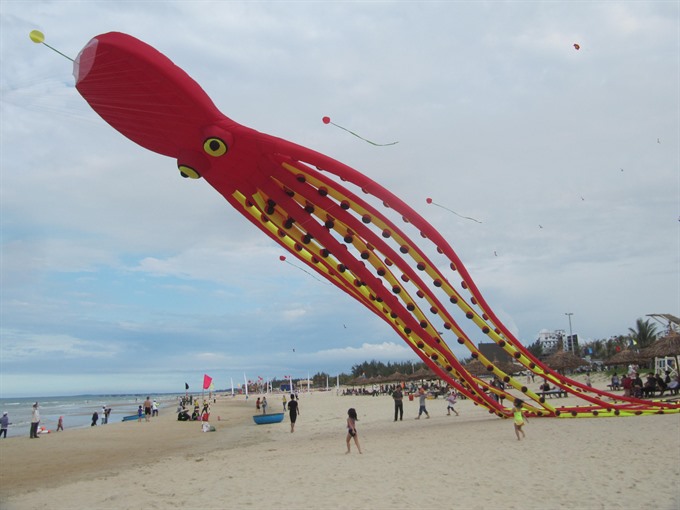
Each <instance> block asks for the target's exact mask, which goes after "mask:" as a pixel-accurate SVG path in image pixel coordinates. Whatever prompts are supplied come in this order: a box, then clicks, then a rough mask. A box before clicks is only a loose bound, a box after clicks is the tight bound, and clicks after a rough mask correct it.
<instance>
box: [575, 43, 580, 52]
mask: <svg viewBox="0 0 680 510" xmlns="http://www.w3.org/2000/svg"><path fill="white" fill-rule="evenodd" d="M574 49H575V50H577V51H578V50H580V49H581V45H580V44H578V43H574Z"/></svg>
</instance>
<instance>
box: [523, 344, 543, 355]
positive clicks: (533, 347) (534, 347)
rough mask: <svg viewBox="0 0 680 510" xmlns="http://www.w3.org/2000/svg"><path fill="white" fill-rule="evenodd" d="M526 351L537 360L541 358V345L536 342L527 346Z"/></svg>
mask: <svg viewBox="0 0 680 510" xmlns="http://www.w3.org/2000/svg"><path fill="white" fill-rule="evenodd" d="M527 350H528V351H529V352H530V353H531V354H533V355H534V356H536V357H537V358H539V357H541V356H543V343H542V342H541V341H540V340H536V341H535V342H534V343H533V344H530V345H527Z"/></svg>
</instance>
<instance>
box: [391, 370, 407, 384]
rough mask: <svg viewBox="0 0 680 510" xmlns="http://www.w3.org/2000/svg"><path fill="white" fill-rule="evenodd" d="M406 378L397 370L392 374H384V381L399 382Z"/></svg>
mask: <svg viewBox="0 0 680 510" xmlns="http://www.w3.org/2000/svg"><path fill="white" fill-rule="evenodd" d="M406 379H408V377H407V376H406V375H404V374H402V373H401V372H399V371H398V370H397V371H396V372H395V373H393V374H392V375H388V376H386V377H385V382H401V381H405V380H406Z"/></svg>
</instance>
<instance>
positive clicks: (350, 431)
mask: <svg viewBox="0 0 680 510" xmlns="http://www.w3.org/2000/svg"><path fill="white" fill-rule="evenodd" d="M358 421H359V418H357V412H356V410H355V409H354V408H353V407H352V408H350V409H349V410H348V411H347V438H346V441H345V442H346V443H347V452H346V453H349V451H350V450H349V443H350V441H351V440H352V438H354V444H355V445H356V446H357V450H359V453H361V446H359V434H358V433H357V424H356V422H358Z"/></svg>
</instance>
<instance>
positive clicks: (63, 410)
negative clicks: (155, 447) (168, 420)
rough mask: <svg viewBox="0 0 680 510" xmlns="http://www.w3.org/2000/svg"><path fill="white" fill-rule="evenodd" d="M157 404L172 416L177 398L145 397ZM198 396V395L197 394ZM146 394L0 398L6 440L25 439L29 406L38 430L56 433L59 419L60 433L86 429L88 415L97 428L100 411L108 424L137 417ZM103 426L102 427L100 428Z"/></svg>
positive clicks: (90, 421)
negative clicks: (36, 414)
mask: <svg viewBox="0 0 680 510" xmlns="http://www.w3.org/2000/svg"><path fill="white" fill-rule="evenodd" d="M148 396H150V397H151V400H154V399H155V400H156V402H158V404H159V414H160V413H163V412H166V413H167V412H172V413H174V412H175V410H176V408H177V399H178V396H179V395H178V394H176V393H173V394H161V395H148ZM199 396H200V394H199ZM146 397H147V395H146V394H139V395H75V396H70V397H27V398H0V412H7V415H8V416H9V421H10V426H9V429H8V430H7V437H17V436H24V435H25V436H26V437H28V435H29V431H30V427H31V413H32V411H33V404H34V403H35V402H38V406H39V407H38V408H39V410H40V427H45V429H47V430H50V431H51V432H54V431H56V429H57V422H58V420H59V417H60V416H63V424H64V429H70V428H81V427H89V426H90V424H91V423H92V414H93V413H94V412H95V411H97V413H99V421H98V422H97V425H98V426H99V425H101V419H102V407H103V406H106V407H110V408H111V414H109V423H116V422H120V421H122V420H123V417H124V416H129V415H132V414H137V408H138V407H139V406H140V405H141V404H143V403H144V400H146ZM104 426H106V425H104ZM0 441H1V439H0Z"/></svg>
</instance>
